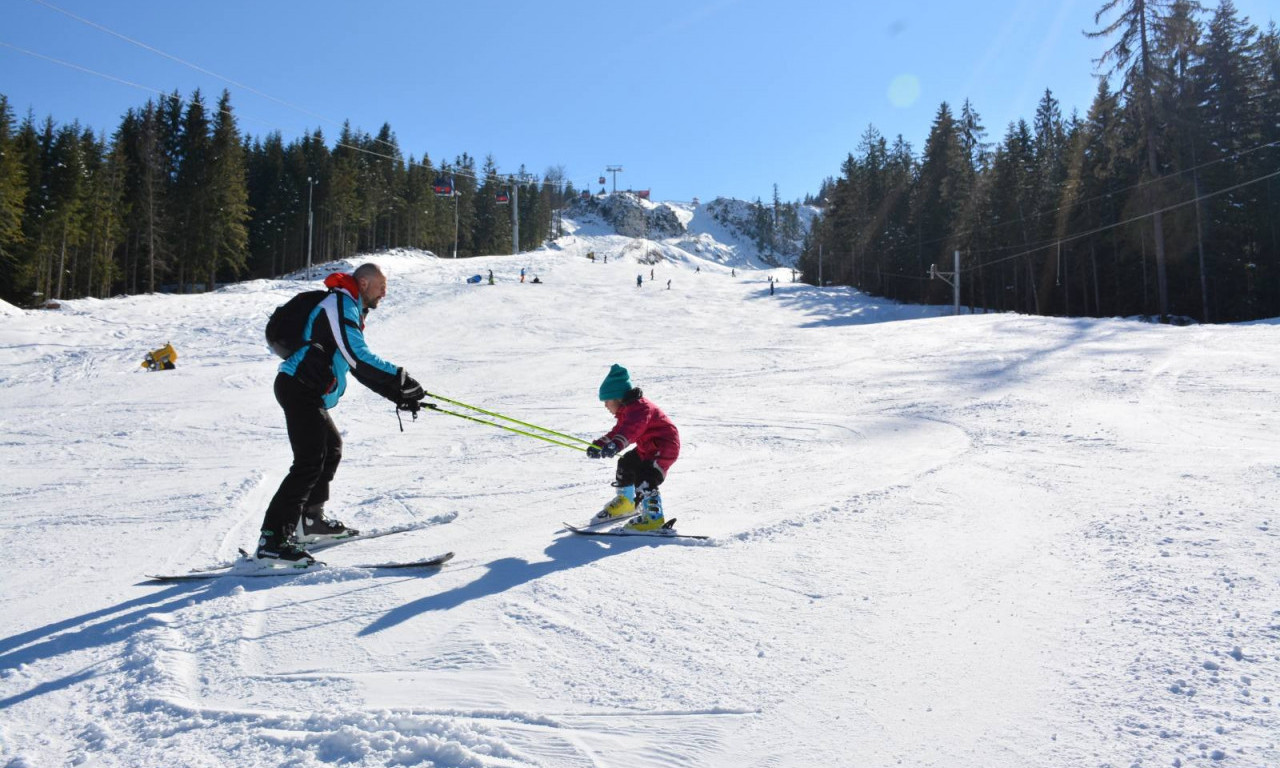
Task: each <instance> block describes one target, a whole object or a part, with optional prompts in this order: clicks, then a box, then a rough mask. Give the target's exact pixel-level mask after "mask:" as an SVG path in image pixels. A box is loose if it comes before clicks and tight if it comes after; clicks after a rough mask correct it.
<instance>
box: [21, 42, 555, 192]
mask: <svg viewBox="0 0 1280 768" xmlns="http://www.w3.org/2000/svg"><path fill="white" fill-rule="evenodd" d="M0 47H4V48H9V49H11V50H14V51H17V52H18V53H22V54H24V55H27V56H31V57H33V58H37V59H42V60H44V61H48V62H51V63H53V64H57V65H59V66H63V67H67V68H68V69H74V70H76V71H78V72H83V73H85V74H89V75H93V76H95V77H100V78H103V79H104V80H110V81H111V82H115V83H120V84H121V85H126V86H129V87H131V88H137V89H138V90H141V91H145V92H147V93H152V94H156V95H158V96H160V97H161V98H169V97H170V96H171V95H172V92H170V91H166V90H164V89H162V88H156V87H154V86H150V85H142V84H141V83H135V82H133V81H131V80H125V79H124V78H120V77H116V76H115V75H111V74H107V73H105V72H99V71H97V70H95V69H90V68H89V67H85V66H81V65H80V64H76V63H74V62H70V61H65V60H63V59H58V58H55V57H53V56H48V55H46V54H43V53H39V52H37V51H32V50H29V49H26V48H22V47H20V46H17V45H13V44H12V43H7V42H4V41H3V40H0ZM210 109H211V111H221V112H223V113H225V114H226V115H227V116H229V117H236V118H237V119H239V120H242V121H245V122H251V123H257V124H259V125H262V126H264V127H266V128H269V129H272V130H279V127H278V126H277V125H276V124H275V123H273V122H271V121H270V120H266V119H264V118H261V117H256V116H254V115H253V114H252V113H247V112H243V111H237V112H233V111H232V110H229V109H225V110H217V109H216V108H210ZM375 141H376V139H375ZM333 146H334V147H335V148H337V147H342V148H344V149H350V150H352V151H353V152H360V153H363V154H367V155H372V156H374V157H378V158H381V159H384V160H391V161H393V162H394V161H399V162H403V163H404V164H405V165H406V166H416V167H419V168H425V169H427V170H430V171H434V172H440V171H441V170H444V169H446V168H448V163H445V164H443V165H442V167H441V168H436V167H434V166H432V165H429V164H427V163H419V162H412V163H410V162H409V161H407V160H404V159H403V158H400V157H396V156H394V155H386V154H383V153H381V152H374V151H373V150H371V149H366V148H365V147H359V146H355V145H353V144H344V143H343V142H340V141H335V142H334V143H333ZM449 172H450V173H452V174H453V175H455V176H462V177H465V178H470V179H474V180H475V181H478V182H479V181H485V180H487V177H484V178H482V177H481V176H480V175H479V174H478V173H469V172H467V171H464V170H461V169H449ZM498 175H499V176H502V175H503V174H498ZM534 178H535V177H530V181H532V180H534Z"/></svg>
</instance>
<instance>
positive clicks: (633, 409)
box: [596, 397, 680, 475]
mask: <svg viewBox="0 0 1280 768" xmlns="http://www.w3.org/2000/svg"><path fill="white" fill-rule="evenodd" d="M616 418H617V420H618V421H617V423H616V424H614V425H613V429H612V430H610V431H609V434H607V435H605V436H604V437H602V438H600V439H599V440H597V441H596V443H597V444H600V445H603V444H604V443H607V442H609V441H610V440H612V441H614V442H616V443H621V447H620V448H618V451H619V452H622V451H623V450H624V449H625V448H626V447H627V446H628V445H631V444H632V443H635V446H636V453H638V454H640V455H639V458H640V459H641V460H642V461H655V462H657V464H658V467H659V468H660V469H661V470H662V474H664V475H665V474H666V473H667V470H668V469H670V468H671V465H672V464H674V463H675V462H676V459H677V458H678V457H679V456H680V433H679V432H678V431H676V425H675V424H672V423H671V419H669V418H667V414H665V413H663V412H662V409H661V408H659V407H658V406H656V405H654V404H653V403H651V402H649V401H648V400H647V399H645V398H644V397H639V398H636V399H635V400H628V401H625V402H624V403H623V404H622V405H621V406H620V407H619V408H618V413H617V414H616Z"/></svg>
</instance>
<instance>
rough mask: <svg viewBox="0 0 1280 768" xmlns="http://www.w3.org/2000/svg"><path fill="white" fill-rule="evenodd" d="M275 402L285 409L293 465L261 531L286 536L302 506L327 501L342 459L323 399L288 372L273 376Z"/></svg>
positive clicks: (335, 433) (282, 483)
mask: <svg viewBox="0 0 1280 768" xmlns="http://www.w3.org/2000/svg"><path fill="white" fill-rule="evenodd" d="M275 390H276V402H278V403H280V407H281V408H283V409H284V422H285V425H286V426H287V427H288V429H289V445H290V447H292V448H293V466H291V467H289V474H288V475H285V478H284V480H283V481H282V482H281V483H280V489H279V490H277V491H276V495H275V496H274V497H273V498H272V499H271V504H270V506H268V507H267V514H266V516H265V517H264V518H263V520H262V530H264V531H274V532H275V533H277V534H282V535H284V536H289V535H290V534H292V533H293V530H294V529H295V528H296V527H297V526H298V519H299V518H301V517H302V510H303V509H304V508H305V507H310V506H314V505H316V504H323V503H324V502H326V501H328V500H329V483H330V481H332V480H333V475H334V473H335V472H337V471H338V462H340V461H342V436H341V435H339V434H338V428H337V427H336V426H334V424H333V419H331V418H329V411H327V410H326V409H325V407H324V401H323V400H321V399H320V396H319V395H317V394H316V393H315V392H313V391H311V390H309V389H307V388H306V387H304V386H302V385H301V384H299V383H298V380H297V379H295V378H294V377H292V376H290V375H289V374H287V373H280V374H277V375H276V385H275Z"/></svg>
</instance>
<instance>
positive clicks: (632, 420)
mask: <svg viewBox="0 0 1280 768" xmlns="http://www.w3.org/2000/svg"><path fill="white" fill-rule="evenodd" d="M599 394H600V400H601V401H603V402H604V406H605V408H608V409H609V413H611V414H613V416H614V418H615V419H617V423H615V424H614V426H613V429H612V430H610V431H609V433H608V434H606V435H605V436H604V437H601V438H598V439H596V440H595V441H594V442H593V443H592V446H591V447H590V448H588V449H587V456H588V458H592V459H608V458H612V457H613V456H616V455H618V454H619V453H621V452H622V451H623V450H625V449H626V448H627V446H629V445H633V444H634V445H635V450H633V451H628V452H627V453H624V454H622V456H621V457H620V458H619V459H618V472H617V475H616V476H615V480H614V483H613V485H614V487H615V488H617V489H618V494H617V496H615V497H614V499H613V500H612V501H610V502H609V503H608V504H606V505H605V507H604V509H602V510H600V511H599V512H598V513H597V514H596V517H595V521H594V522H600V521H603V520H608V519H610V518H624V517H628V516H630V515H633V514H635V515H636V517H635V519H633V520H631V521H630V522H629V523H627V525H626V530H631V531H653V530H657V529H659V528H662V526H663V525H665V524H666V519H665V518H664V517H663V514H662V496H661V495H660V494H659V493H658V486H660V485H662V481H663V480H665V479H666V477H667V471H668V470H670V469H671V465H672V464H674V463H675V461H676V459H677V458H678V457H679V456H680V433H679V432H678V431H676V426H675V424H672V423H671V419H669V418H667V415H666V414H665V413H663V412H662V410H661V409H660V408H658V406H656V405H654V404H653V403H651V402H650V401H649V400H647V399H645V397H644V393H643V392H641V391H640V388H639V387H633V386H632V385H631V374H630V373H628V372H627V369H626V368H623V367H622V366H621V365H618V364H616V363H615V364H614V365H613V367H612V368H610V369H609V375H608V376H606V377H605V379H604V381H603V382H602V383H601V384H600V393H599ZM637 513H638V514H637Z"/></svg>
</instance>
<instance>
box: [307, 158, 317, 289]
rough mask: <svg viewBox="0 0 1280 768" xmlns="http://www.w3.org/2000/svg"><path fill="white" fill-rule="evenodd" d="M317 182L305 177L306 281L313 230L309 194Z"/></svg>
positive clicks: (308, 274)
mask: <svg viewBox="0 0 1280 768" xmlns="http://www.w3.org/2000/svg"><path fill="white" fill-rule="evenodd" d="M317 183H318V182H317V181H316V180H315V179H313V178H311V177H310V176H308V177H307V279H308V280H310V279H311V230H312V229H313V228H314V226H313V225H314V222H315V216H314V215H313V214H312V213H311V193H312V192H313V191H314V190H315V188H316V184H317Z"/></svg>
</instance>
